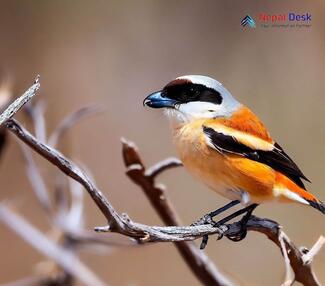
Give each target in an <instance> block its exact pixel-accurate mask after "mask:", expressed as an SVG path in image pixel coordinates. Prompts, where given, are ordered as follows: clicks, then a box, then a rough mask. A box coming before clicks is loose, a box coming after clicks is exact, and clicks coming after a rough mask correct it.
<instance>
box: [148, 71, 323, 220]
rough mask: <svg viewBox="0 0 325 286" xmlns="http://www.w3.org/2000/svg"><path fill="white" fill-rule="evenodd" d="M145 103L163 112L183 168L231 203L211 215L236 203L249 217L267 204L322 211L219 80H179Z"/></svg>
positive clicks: (261, 129)
mask: <svg viewBox="0 0 325 286" xmlns="http://www.w3.org/2000/svg"><path fill="white" fill-rule="evenodd" d="M143 103H144V105H146V106H149V107H152V108H165V111H166V112H165V113H166V115H167V116H168V117H169V118H170V120H171V126H172V131H173V138H174V142H175V144H176V147H177V151H178V153H179V156H180V159H181V161H182V162H183V164H184V166H185V168H186V169H187V170H188V171H189V172H190V173H191V174H193V175H194V176H195V177H196V178H198V179H199V180H201V181H203V182H204V183H205V184H206V185H208V186H209V187H210V188H211V189H212V190H214V191H216V192H217V193H219V194H221V195H222V196H224V197H226V198H228V199H230V200H232V202H231V203H230V204H228V205H227V206H226V208H225V207H224V208H221V209H219V210H217V211H216V212H212V213H211V214H212V216H213V215H215V214H218V213H220V212H221V211H222V210H225V209H227V208H230V207H232V206H233V205H235V204H237V203H239V202H240V203H242V204H243V205H244V206H246V209H245V211H247V213H249V214H251V212H252V210H253V209H254V208H255V207H256V206H257V205H258V204H260V203H264V202H267V201H277V202H296V203H300V204H305V205H310V206H312V207H314V208H315V209H318V210H319V211H321V212H322V213H325V205H324V204H323V203H322V202H321V201H320V200H318V199H317V198H316V197H315V196H314V195H312V194H311V193H309V192H308V191H307V190H306V187H305V185H304V183H303V180H307V181H308V179H307V178H306V177H305V175H304V174H303V173H302V171H301V170H300V169H299V167H298V166H297V165H296V164H295V163H294V161H293V160H292V159H291V158H290V157H289V156H288V155H287V154H286V152H285V151H284V150H283V149H282V148H281V146H280V145H279V144H277V143H276V142H275V141H274V140H273V139H272V137H271V136H270V134H269V132H268V131H267V129H266V128H265V126H264V125H263V123H262V122H261V120H260V119H259V118H258V117H257V116H256V115H255V114H254V113H253V112H252V111H251V110H250V109H249V108H247V107H246V106H245V105H243V104H241V103H240V102H238V101H237V100H236V99H235V98H234V97H233V96H232V95H231V93H230V92H229V91H228V90H227V89H226V88H225V87H224V86H223V85H222V84H221V83H219V82H218V81H217V80H215V79H212V78H210V77H206V76H201V75H186V76H181V77H178V78H176V79H175V80H173V81H171V82H170V83H168V84H167V85H166V86H165V87H164V88H163V89H162V90H161V91H158V92H155V93H152V94H150V95H149V96H148V97H146V98H145V100H144V102H143ZM247 206H248V207H247Z"/></svg>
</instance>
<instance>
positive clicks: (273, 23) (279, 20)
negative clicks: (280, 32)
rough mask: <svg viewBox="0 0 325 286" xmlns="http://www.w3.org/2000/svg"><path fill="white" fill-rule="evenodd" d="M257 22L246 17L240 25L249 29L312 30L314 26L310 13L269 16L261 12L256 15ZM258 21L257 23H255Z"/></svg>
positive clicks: (248, 16) (250, 17)
mask: <svg viewBox="0 0 325 286" xmlns="http://www.w3.org/2000/svg"><path fill="white" fill-rule="evenodd" d="M254 17H255V20H254V18H253V17H252V16H250V15H246V16H245V17H244V18H243V19H242V20H241V21H240V24H241V26H242V27H248V28H256V27H257V26H258V27H259V28H263V29H267V28H296V29H299V28H310V27H311V25H312V14H310V13H309V12H308V13H296V12H287V13H276V14H268V13H265V12H260V13H258V14H257V15H254ZM255 21H256V22H255Z"/></svg>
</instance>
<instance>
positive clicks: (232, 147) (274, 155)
mask: <svg viewBox="0 0 325 286" xmlns="http://www.w3.org/2000/svg"><path fill="white" fill-rule="evenodd" d="M203 132H204V133H205V134H206V135H207V136H208V137H209V138H210V140H211V143H212V145H213V146H214V147H215V148H216V149H217V150H218V151H219V152H220V153H232V154H236V155H239V156H243V157H245V158H248V159H250V160H254V161H257V162H260V163H263V164H266V165H268V166H270V167H271V168H273V169H274V170H276V171H279V172H281V173H282V174H284V175H285V176H287V177H288V178H289V179H291V180H292V181H293V182H295V183H296V184H297V185H298V186H299V187H301V188H303V189H305V190H306V188H305V186H304V183H303V182H302V180H301V179H304V180H306V181H308V182H310V181H309V180H308V179H307V178H306V176H305V175H304V174H303V173H302V172H301V170H300V169H299V167H298V166H297V165H296V163H295V162H294V161H293V160H292V159H291V158H290V157H289V156H288V155H287V154H286V153H285V152H284V151H283V149H282V148H281V147H280V145H278V144H277V143H275V144H274V148H273V150H271V151H264V150H254V149H252V148H251V147H248V146H246V145H245V144H243V143H241V142H239V141H237V140H236V138H235V137H233V136H230V135H225V134H223V133H219V132H217V131H215V130H214V129H213V128H209V127H206V126H203Z"/></svg>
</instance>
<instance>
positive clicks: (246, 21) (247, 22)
mask: <svg viewBox="0 0 325 286" xmlns="http://www.w3.org/2000/svg"><path fill="white" fill-rule="evenodd" d="M240 24H241V25H242V26H243V27H246V26H248V27H250V28H255V27H256V25H255V21H254V19H253V18H252V17H251V16H249V15H246V17H245V18H244V19H243V20H241V22H240Z"/></svg>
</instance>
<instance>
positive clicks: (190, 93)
mask: <svg viewBox="0 0 325 286" xmlns="http://www.w3.org/2000/svg"><path fill="white" fill-rule="evenodd" d="M199 94H200V91H199V90H198V89H196V88H194V87H190V88H189V89H188V90H187V92H186V95H187V99H195V98H197V97H198V96H199Z"/></svg>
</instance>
